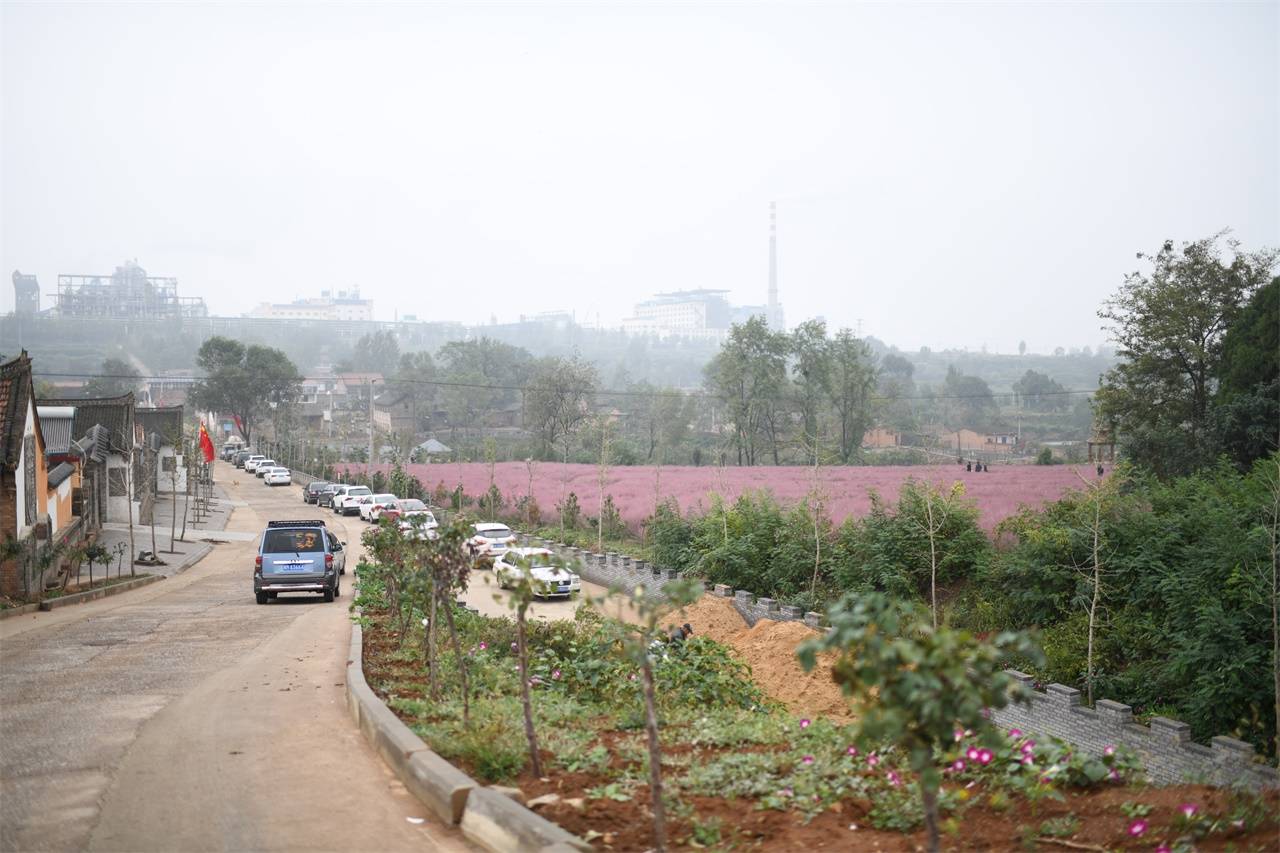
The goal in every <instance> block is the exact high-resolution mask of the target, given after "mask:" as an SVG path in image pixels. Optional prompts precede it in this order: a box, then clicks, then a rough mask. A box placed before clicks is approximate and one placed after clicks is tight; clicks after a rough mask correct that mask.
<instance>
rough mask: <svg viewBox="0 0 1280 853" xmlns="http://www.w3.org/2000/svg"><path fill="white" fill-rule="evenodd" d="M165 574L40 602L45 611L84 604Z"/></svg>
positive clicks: (159, 579) (141, 584)
mask: <svg viewBox="0 0 1280 853" xmlns="http://www.w3.org/2000/svg"><path fill="white" fill-rule="evenodd" d="M164 578H165V576H164V575H148V576H147V577H145V578H134V579H133V580H127V581H124V582H123V583H116V584H112V585H111V586H102V587H98V588H97V589H88V590H85V591H84V592H73V593H71V594H70V595H61V596H58V597H57V598H50V599H48V600H47V601H42V602H40V605H39V607H40V609H41V610H43V611H46V612H47V611H49V610H57V609H58V608H59V607H66V606H68V605H71V604H84V603H85V602H86V601H96V600H97V599H99V598H106V597H108V596H111V595H119V594H120V593H122V592H128V591H129V590H131V589H137V588H138V587H143V586H148V585H150V584H153V583H155V582H156V581H162V580H164Z"/></svg>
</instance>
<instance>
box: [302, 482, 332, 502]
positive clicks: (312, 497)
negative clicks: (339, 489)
mask: <svg viewBox="0 0 1280 853" xmlns="http://www.w3.org/2000/svg"><path fill="white" fill-rule="evenodd" d="M327 485H329V484H328V483H326V482H324V481H323V480H316V481H315V482H314V483H307V486H306V488H304V489H303V490H302V502H303V503H304V504H313V503H315V502H316V500H317V499H318V498H319V495H320V492H321V491H322V490H323V489H324V487H325V486H327Z"/></svg>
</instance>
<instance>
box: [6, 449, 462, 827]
mask: <svg viewBox="0 0 1280 853" xmlns="http://www.w3.org/2000/svg"><path fill="white" fill-rule="evenodd" d="M218 468H219V470H218V476H219V479H220V480H221V482H222V483H223V485H224V486H225V487H226V488H227V491H228V493H229V496H230V497H231V498H232V499H233V500H243V501H246V502H247V503H246V505H244V506H237V508H236V510H235V512H234V514H233V516H232V518H231V522H230V524H229V525H228V531H230V532H233V533H234V532H237V531H238V532H240V533H245V534H249V533H254V532H256V531H258V530H260V529H261V527H262V526H263V524H264V523H265V521H266V520H267V519H270V518H290V517H295V518H306V517H312V516H314V514H315V510H314V509H310V508H307V507H305V506H304V505H303V504H302V502H301V500H300V497H299V491H298V489H297V488H296V487H290V488H275V489H269V488H267V487H265V486H263V485H262V484H261V481H259V480H256V479H253V478H250V477H247V476H246V475H244V473H243V472H234V470H233V469H231V468H229V467H228V466H226V465H224V464H223V463H218ZM326 521H328V522H329V524H330V526H331V527H333V528H334V529H337V530H345V531H346V536H345V537H344V538H346V539H347V540H348V541H349V542H350V543H351V545H352V546H353V548H352V551H351V552H350V554H349V559H350V565H351V566H352V567H354V565H355V560H356V558H357V557H358V554H359V551H360V548H359V545H358V544H357V543H358V540H359V533H360V530H361V522H359V520H358V519H346V520H339V519H337V518H335V517H333V516H326ZM253 548H254V545H253V543H252V542H249V541H244V540H243V539H241V540H232V541H228V542H226V543H225V544H220V545H217V546H216V547H215V548H214V550H213V552H212V553H211V554H210V555H209V556H208V557H206V558H205V559H204V560H202V561H201V562H200V563H198V564H197V565H195V566H194V567H192V568H191V569H189V570H188V571H187V572H186V573H185V574H183V575H180V576H178V577H176V578H169V579H167V580H164V581H162V582H160V583H158V584H154V585H152V586H149V587H145V588H143V589H141V590H138V591H136V592H131V593H127V594H125V595H121V596H117V597H114V598H108V599H102V600H100V601H96V602H91V603H89V604H86V605H81V606H75V607H67V608H62V609H60V610H56V611H54V612H52V613H43V614H38V615H36V616H31V617H19V618H15V619H8V620H5V621H3V622H0V848H3V849H6V850H63V849H86V848H87V849H94V850H184V851H185V850H286V849H289V850H380V851H381V850H409V849H413V850H445V851H452V850H464V849H467V848H466V845H465V844H464V842H463V841H462V839H461V836H460V835H459V834H458V833H457V831H456V830H454V829H452V828H448V827H444V826H442V825H441V824H440V823H439V822H438V821H437V820H436V819H435V818H434V817H432V816H431V815H430V814H429V813H428V812H427V811H425V810H424V809H423V808H422V807H421V806H420V805H419V804H418V803H417V801H416V800H414V799H413V798H412V797H411V796H409V795H408V793H407V792H406V791H405V790H404V788H403V786H401V785H400V783H399V782H398V781H397V780H396V779H395V778H394V776H392V775H391V773H390V772H389V771H387V769H386V768H385V766H384V765H383V764H382V762H381V761H380V759H379V758H378V757H377V755H376V754H374V753H373V752H372V751H371V750H370V749H369V748H368V747H367V745H366V744H365V742H364V739H363V737H362V736H361V735H360V733H359V731H358V730H357V729H356V728H355V727H354V726H353V724H352V722H351V719H350V716H349V715H348V713H347V711H346V706H345V701H344V691H343V678H344V673H345V669H346V655H347V644H348V642H349V640H350V632H351V626H350V622H349V620H348V613H347V605H348V603H349V598H348V597H349V594H350V580H351V575H350V574H348V575H347V577H346V578H344V581H346V583H344V585H343V591H342V597H341V598H340V599H339V600H338V601H337V602H335V603H332V604H324V603H323V602H321V601H320V599H319V598H318V597H316V598H294V599H281V600H280V601H279V602H278V603H276V604H273V605H271V606H266V607H262V606H258V605H256V604H255V603H254V600H253V588H252V582H251V567H252V564H253V562H252V554H253ZM410 818H412V819H419V818H424V819H425V820H424V822H422V823H414V822H411V821H410V820H409V819H410Z"/></svg>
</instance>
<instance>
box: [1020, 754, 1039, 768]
mask: <svg viewBox="0 0 1280 853" xmlns="http://www.w3.org/2000/svg"><path fill="white" fill-rule="evenodd" d="M1035 763H1036V760H1035V758H1034V757H1032V756H1030V755H1024V756H1022V766H1023V767H1030V766H1031V765H1033V764H1035Z"/></svg>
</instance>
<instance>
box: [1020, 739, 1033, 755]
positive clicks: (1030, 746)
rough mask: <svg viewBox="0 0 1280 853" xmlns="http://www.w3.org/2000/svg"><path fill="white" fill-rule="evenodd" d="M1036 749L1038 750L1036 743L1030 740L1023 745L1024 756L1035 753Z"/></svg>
mask: <svg viewBox="0 0 1280 853" xmlns="http://www.w3.org/2000/svg"><path fill="white" fill-rule="evenodd" d="M1035 748H1036V742H1035V741H1033V740H1029V741H1027V742H1026V743H1024V744H1023V745H1022V754H1023V755H1030V754H1031V753H1032V752H1034V751H1035Z"/></svg>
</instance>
